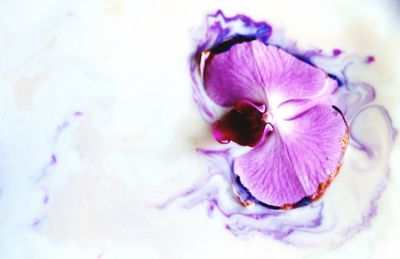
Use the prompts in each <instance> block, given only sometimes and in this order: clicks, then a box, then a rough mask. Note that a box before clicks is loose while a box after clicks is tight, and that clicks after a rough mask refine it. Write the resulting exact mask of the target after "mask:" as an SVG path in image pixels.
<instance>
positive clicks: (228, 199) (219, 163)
mask: <svg viewBox="0 0 400 259" xmlns="http://www.w3.org/2000/svg"><path fill="white" fill-rule="evenodd" d="M238 38H248V39H258V40H260V41H262V42H264V43H266V44H270V45H275V46H278V47H280V48H282V49H284V50H285V51H287V52H288V53H290V54H292V55H294V56H296V57H298V58H299V59H301V60H302V61H305V62H307V63H309V64H311V65H313V66H316V67H318V68H320V69H322V70H324V71H325V72H326V73H327V74H328V75H329V76H330V77H331V78H332V79H334V80H336V81H337V82H338V85H339V86H340V87H339V88H338V90H337V91H336V92H335V94H334V104H335V106H337V107H338V108H339V109H340V110H341V111H342V112H343V114H344V117H345V119H346V120H347V122H348V124H349V125H350V129H351V135H350V145H349V151H348V154H346V156H345V159H344V163H343V167H342V169H341V173H340V174H339V175H338V176H337V179H336V180H335V182H334V183H332V186H331V188H330V189H329V190H328V191H327V193H326V194H325V196H324V197H323V198H322V199H321V200H319V201H318V202H315V203H312V204H308V202H307V201H303V202H304V204H302V205H308V206H305V207H301V208H298V209H295V210H290V211H281V210H273V209H270V208H267V207H264V206H259V205H255V203H252V202H247V203H245V202H244V200H247V201H249V200H251V197H246V195H248V192H246V189H245V188H244V187H243V186H242V185H241V183H240V181H238V179H237V178H236V177H235V175H234V174H233V173H232V163H233V158H234V157H235V156H236V153H237V152H241V151H238V150H236V149H235V147H234V146H228V148H226V146H224V148H225V149H223V150H209V149H207V148H204V147H203V148H199V149H198V152H199V154H200V155H201V156H203V157H204V159H205V160H206V162H207V163H208V165H209V170H208V173H206V174H205V175H204V177H203V179H200V180H199V181H198V182H197V183H196V184H195V185H194V186H193V187H191V188H189V189H188V190H186V191H183V192H182V193H180V194H178V195H177V196H175V197H172V198H171V199H169V200H167V202H165V203H164V204H162V205H160V207H159V208H165V207H166V206H168V205H170V204H171V203H175V204H179V205H180V206H182V207H184V208H186V209H189V208H192V207H194V206H200V204H201V206H206V208H207V211H208V215H209V216H210V217H215V218H219V219H221V221H222V224H223V226H224V227H225V229H227V230H228V231H230V232H231V233H232V234H233V235H235V236H249V235H257V234H261V235H264V236H268V237H272V238H274V239H276V240H280V241H282V242H285V243H289V244H293V245H296V246H306V247H321V246H326V247H334V246H338V245H341V244H343V243H344V242H345V241H346V240H348V239H349V238H351V237H353V236H354V235H355V234H357V233H359V232H360V231H362V230H364V229H367V228H368V227H369V226H370V225H371V221H372V219H373V218H374V217H375V216H376V215H377V213H378V208H379V200H380V197H381V196H382V193H383V192H384V190H385V187H386V185H387V183H388V179H389V175H390V168H389V165H388V162H389V157H390V151H391V147H392V144H393V142H394V140H395V138H396V136H397V130H396V129H394V128H393V126H392V121H391V118H390V115H389V114H388V112H387V111H386V109H385V108H384V107H383V106H381V105H379V104H376V103H374V100H375V91H374V88H373V86H371V85H368V84H367V83H364V82H359V81H356V80H353V79H352V78H351V77H349V76H348V73H347V71H348V68H349V67H351V66H362V65H366V63H365V60H367V61H368V62H367V63H371V62H373V61H374V60H375V59H374V58H370V57H372V56H370V57H367V58H360V57H355V56H348V55H345V54H344V53H343V51H342V50H339V49H334V50H333V51H332V52H331V54H324V53H323V51H322V50H305V51H304V50H300V49H298V48H297V46H296V44H295V42H294V41H290V40H287V39H285V38H283V37H282V36H281V35H278V34H276V35H275V34H274V33H273V30H272V26H270V25H269V24H267V23H266V22H255V21H253V20H252V19H251V18H249V17H247V16H245V15H236V16H234V17H225V15H224V14H223V13H222V11H217V12H216V13H215V14H211V15H208V16H207V18H206V28H205V33H204V35H203V38H202V40H201V41H200V42H197V47H196V49H195V51H194V52H193V54H192V55H191V57H190V74H191V78H192V80H193V98H194V100H195V102H196V104H197V105H198V108H199V110H200V112H201V114H202V116H203V118H204V119H205V121H207V122H208V123H211V122H213V121H215V119H216V118H218V117H219V116H220V115H221V114H222V113H223V112H224V111H225V110H223V109H221V107H219V106H217V105H215V103H214V102H213V101H212V100H210V98H209V97H208V96H207V94H206V93H205V91H204V89H203V87H202V80H201V76H200V74H199V71H200V67H201V65H202V64H201V63H200V62H199V55H200V53H201V52H203V51H205V50H208V49H210V48H212V47H213V46H216V45H219V44H221V43H223V42H226V41H231V40H235V39H238ZM371 136H373V138H371ZM243 197H245V198H246V199H243Z"/></svg>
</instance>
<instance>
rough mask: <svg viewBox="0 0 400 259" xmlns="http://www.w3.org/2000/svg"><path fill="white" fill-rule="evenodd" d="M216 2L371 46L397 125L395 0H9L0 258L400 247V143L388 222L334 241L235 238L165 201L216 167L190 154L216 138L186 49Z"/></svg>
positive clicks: (323, 41) (361, 49)
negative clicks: (196, 97)
mask: <svg viewBox="0 0 400 259" xmlns="http://www.w3.org/2000/svg"><path fill="white" fill-rule="evenodd" d="M217 9H222V10H223V11H224V12H225V14H226V15H228V16H232V15H236V14H238V13H244V14H246V15H249V16H251V17H252V18H253V19H255V20H260V21H261V20H265V21H267V22H269V23H270V24H271V25H273V27H274V29H277V31H279V32H281V33H283V34H284V35H286V37H287V38H290V39H295V40H297V41H298V43H299V45H300V47H304V48H313V47H318V48H322V49H324V50H325V51H327V52H330V51H331V50H332V49H333V48H340V49H343V50H344V51H345V54H355V55H360V56H367V55H374V56H375V58H376V62H375V63H373V64H372V65H370V66H367V67H363V68H360V69H358V70H357V71H354V76H355V77H356V78H358V79H360V80H363V81H366V82H368V83H370V84H372V85H374V86H376V90H377V100H376V103H379V104H383V105H384V106H385V107H386V108H387V109H388V110H389V112H390V113H391V115H392V118H393V120H394V121H393V122H394V125H395V126H396V127H397V128H400V116H399V115H400V102H399V100H400V73H399V72H400V71H399V70H400V66H399V65H398V62H399V61H400V47H399V46H400V33H399V32H400V31H399V30H400V26H399V25H400V3H399V2H398V1H395V0H393V1H357V0H343V1H337V0H336V1H335V0H331V1H288V0H284V1H200V0H199V1H183V0H182V1H172V0H170V1H161V0H149V1H140V0H134V1H123V0H103V1H100V0H99V1H89V0H88V1H85V0H83V1H66V0H65V1H64V0H59V1H48V0H37V1H34V0H31V1H24V0H19V1H11V0H2V1H0V215H1V216H0V258H4V259H19V258H28V259H30V258H38V259H42V258H43V259H44V258H57V259H58V258H146V259H147V258H397V257H398V256H399V255H400V249H399V248H398V247H399V246H398V242H399V241H400V234H399V233H400V209H399V205H398V197H399V190H400V177H399V174H398V173H399V170H400V163H399V160H398V157H399V155H400V146H399V143H398V141H396V144H395V150H394V152H393V156H392V160H391V161H392V163H391V167H392V174H391V178H390V181H389V185H388V188H387V190H386V191H385V193H384V195H383V197H382V199H381V200H380V202H379V209H378V215H377V217H376V218H375V219H374V220H373V221H372V224H371V226H370V228H369V229H368V230H366V231H363V232H361V233H359V234H358V235H356V236H355V238H353V239H352V240H350V241H348V242H347V243H345V244H344V245H343V246H341V247H338V248H334V249H330V250H325V249H316V248H312V249H311V248H308V249H306V248H298V247H294V246H288V245H285V244H282V243H279V242H278V241H274V240H272V239H269V238H266V237H251V238H247V239H245V238H236V237H234V236H233V235H231V234H230V233H229V232H228V231H226V230H225V229H224V228H223V225H222V224H221V222H218V221H217V220H214V219H212V218H211V219H210V218H208V217H207V215H206V211H205V208H204V207H202V206H199V207H196V208H194V209H192V210H184V209H182V208H179V207H173V208H170V209H167V210H165V211H159V210H155V209H154V207H153V205H154V204H157V203H159V202H162V201H164V200H165V199H167V198H168V197H170V196H172V195H174V194H176V193H177V192H179V191H180V190H182V189H184V188H187V187H188V186H190V185H191V184H192V183H193V182H194V181H195V180H196V179H198V177H199V176H200V175H201V174H202V173H204V171H205V170H206V165H205V163H204V161H203V160H201V159H200V158H199V157H198V155H197V154H196V153H195V152H194V149H195V148H196V147H199V146H208V145H211V143H213V140H212V139H211V136H210V133H209V129H208V128H207V124H206V123H205V122H204V121H203V120H202V118H201V117H200V115H199V112H198V110H197V109H196V107H195V105H194V103H193V100H192V98H191V81H190V75H189V69H188V57H189V54H190V53H191V52H192V51H193V49H194V47H195V39H196V38H197V37H199V36H201V35H200V34H198V31H197V30H196V28H199V27H200V26H202V25H203V23H204V21H205V20H204V19H205V15H206V14H207V13H213V12H215V11H216V10H217ZM77 112H78V113H77ZM79 112H81V113H82V115H80V114H79ZM371 137H373V136H371ZM52 154H54V155H55V156H56V159H57V162H56V163H55V164H49V163H50V162H51V156H52ZM395 158H397V159H395ZM46 197H47V198H46ZM46 199H48V200H47V201H46V202H44V200H46ZM343 209H346V208H343Z"/></svg>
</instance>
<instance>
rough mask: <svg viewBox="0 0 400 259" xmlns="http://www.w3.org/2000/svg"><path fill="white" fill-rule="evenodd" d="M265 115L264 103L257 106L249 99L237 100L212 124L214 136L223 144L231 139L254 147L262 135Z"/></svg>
mask: <svg viewBox="0 0 400 259" xmlns="http://www.w3.org/2000/svg"><path fill="white" fill-rule="evenodd" d="M266 115H267V114H266V112H265V106H264V105H262V106H261V107H259V106H258V105H255V104H253V103H251V102H249V101H245V100H241V101H238V102H237V103H236V104H235V106H234V108H233V109H232V110H231V111H229V112H228V113H226V114H225V115H224V116H222V118H221V119H220V120H218V121H216V122H215V123H214V124H213V126H212V130H213V134H214V137H215V139H216V140H217V141H218V142H220V143H223V144H226V143H229V142H230V141H233V142H235V143H238V144H239V145H242V146H250V147H254V146H256V145H257V144H258V143H259V142H260V139H261V138H262V137H263V135H264V131H265V127H266V124H267V123H266Z"/></svg>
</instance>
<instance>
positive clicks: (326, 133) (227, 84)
mask: <svg viewBox="0 0 400 259" xmlns="http://www.w3.org/2000/svg"><path fill="white" fill-rule="evenodd" d="M200 75H201V78H202V81H203V87H204V90H205V92H206V94H207V95H208V97H210V99H211V100H212V101H213V102H214V103H215V104H217V105H219V106H222V107H225V108H229V109H231V110H230V111H229V112H227V113H226V114H224V115H223V116H222V117H220V118H219V119H218V120H216V121H215V122H214V123H213V125H212V132H213V135H214V137H215V139H216V140H217V141H219V142H220V143H223V144H226V143H229V142H230V141H233V142H235V143H237V144H239V145H241V146H249V147H252V149H251V150H250V151H248V152H247V153H245V154H243V155H241V156H239V157H236V158H235V159H234V162H233V172H234V174H235V175H237V176H238V177H239V178H240V182H241V184H242V185H243V186H244V187H245V188H246V189H247V190H248V192H249V193H250V194H251V196H253V197H254V198H255V199H257V200H258V201H259V202H260V203H262V204H266V205H268V206H271V207H277V208H284V209H289V208H293V207H295V204H296V203H298V202H300V201H301V200H302V199H304V198H305V197H308V198H309V199H310V200H311V201H314V200H316V199H318V198H319V197H321V195H322V194H323V193H324V191H325V189H326V187H327V186H328V185H329V183H330V182H331V181H332V179H333V178H334V177H335V176H336V174H337V173H338V171H339V168H340V166H341V164H342V159H343V155H344V152H345V150H346V147H347V145H348V140H349V127H348V126H347V123H346V120H345V119H344V116H343V115H342V112H341V111H340V110H339V109H338V108H337V107H335V106H333V105H332V100H331V97H332V95H333V93H334V92H335V91H336V90H337V89H338V85H337V81H336V80H334V79H332V78H330V77H329V76H328V75H327V73H325V72H324V71H323V70H321V69H319V68H316V67H314V66H312V65H310V64H307V63H306V62H303V61H301V60H300V59H298V58H296V57H295V56H293V55H291V54H289V53H287V52H285V51H284V50H282V49H280V48H278V47H275V46H272V45H266V44H265V43H263V42H261V41H259V40H257V39H255V40H252V41H242V42H234V41H233V42H231V43H229V42H224V43H222V44H220V45H218V46H216V47H213V48H211V49H209V50H206V51H203V52H202V54H201V57H200Z"/></svg>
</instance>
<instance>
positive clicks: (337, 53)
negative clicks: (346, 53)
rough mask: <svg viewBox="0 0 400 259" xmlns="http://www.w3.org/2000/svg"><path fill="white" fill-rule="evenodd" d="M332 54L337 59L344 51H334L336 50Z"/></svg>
mask: <svg viewBox="0 0 400 259" xmlns="http://www.w3.org/2000/svg"><path fill="white" fill-rule="evenodd" d="M332 54H333V56H334V57H337V56H339V55H340V54H342V51H341V50H340V49H334V50H333V51H332Z"/></svg>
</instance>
